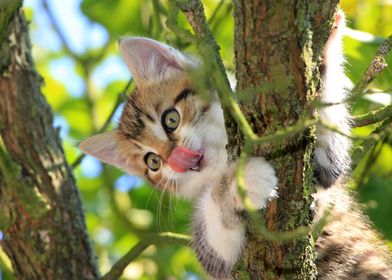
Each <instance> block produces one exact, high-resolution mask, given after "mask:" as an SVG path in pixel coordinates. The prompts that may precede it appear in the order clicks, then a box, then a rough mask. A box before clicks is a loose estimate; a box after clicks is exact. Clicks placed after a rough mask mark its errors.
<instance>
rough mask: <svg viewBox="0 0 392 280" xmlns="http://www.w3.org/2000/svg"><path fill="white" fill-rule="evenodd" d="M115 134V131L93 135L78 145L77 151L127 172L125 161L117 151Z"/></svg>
mask: <svg viewBox="0 0 392 280" xmlns="http://www.w3.org/2000/svg"><path fill="white" fill-rule="evenodd" d="M117 133H118V132H117V131H111V132H105V133H101V134H97V135H94V136H92V137H90V138H87V139H86V140H84V141H83V142H82V143H80V144H79V149H80V150H82V152H83V153H85V154H88V155H90V156H93V157H95V158H97V159H99V160H100V161H103V162H106V163H109V164H111V165H114V166H116V167H118V168H120V169H124V170H127V171H128V169H129V168H128V167H127V164H126V160H125V159H124V158H123V157H122V156H121V153H120V151H119V150H118V145H117V143H118V137H117Z"/></svg>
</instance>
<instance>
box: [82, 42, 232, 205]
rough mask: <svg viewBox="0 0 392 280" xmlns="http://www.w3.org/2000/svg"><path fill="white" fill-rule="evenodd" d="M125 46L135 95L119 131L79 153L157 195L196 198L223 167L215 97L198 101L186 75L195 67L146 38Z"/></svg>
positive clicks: (223, 142) (222, 130)
mask: <svg viewBox="0 0 392 280" xmlns="http://www.w3.org/2000/svg"><path fill="white" fill-rule="evenodd" d="M128 40H129V41H128ZM127 42H130V43H129V44H127V45H126V46H124V45H123V42H122V43H121V45H120V47H121V50H122V54H123V56H124V58H125V61H126V62H127V64H128V66H129V68H130V70H131V73H132V75H133V77H134V79H135V81H136V85H137V87H136V90H135V92H134V93H133V94H132V95H131V96H130V97H129V98H128V100H127V102H126V105H125V107H124V111H123V114H122V116H121V120H120V124H119V129H118V130H115V131H113V132H109V133H105V134H101V135H97V136H93V137H92V138H90V139H87V140H86V141H84V142H83V143H82V144H81V149H82V150H84V152H86V153H88V154H91V155H93V156H95V157H97V158H99V159H101V160H103V161H105V162H108V163H110V164H113V165H116V166H118V167H120V168H122V169H124V170H126V171H127V172H129V173H131V174H134V175H138V176H141V177H144V178H145V179H147V180H148V181H149V182H151V183H152V184H153V185H157V186H159V187H160V188H161V189H164V190H170V191H174V192H178V193H180V194H182V195H184V196H187V197H191V196H194V195H196V194H197V193H198V192H199V191H200V190H201V189H202V188H203V187H204V186H205V185H206V184H208V183H212V182H209V178H211V177H213V176H211V175H212V174H213V173H214V172H218V170H221V169H223V168H225V166H226V158H227V156H226V150H225V145H226V142H227V140H226V139H227V137H226V132H225V128H224V122H223V114H222V110H221V107H220V104H219V102H218V100H217V97H216V94H215V93H214V92H213V91H211V92H210V93H209V94H208V96H211V99H210V100H205V98H204V99H202V98H201V97H200V94H198V93H197V92H196V91H195V90H194V87H193V86H192V82H191V80H190V79H189V77H188V75H187V72H186V71H185V70H186V68H189V67H194V62H193V61H192V60H191V59H189V58H186V57H184V56H182V55H181V54H180V53H179V52H177V51H176V50H173V49H170V48H168V47H167V46H165V45H162V44H160V43H158V42H155V41H152V40H149V39H144V38H133V39H127V41H126V43H127ZM149 48H150V49H149ZM143 56H144V57H143ZM203 96H205V94H204V95H203Z"/></svg>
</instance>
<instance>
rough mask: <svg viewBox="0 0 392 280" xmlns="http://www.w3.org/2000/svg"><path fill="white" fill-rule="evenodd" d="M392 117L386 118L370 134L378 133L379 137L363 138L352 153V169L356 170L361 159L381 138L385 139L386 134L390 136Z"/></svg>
mask: <svg viewBox="0 0 392 280" xmlns="http://www.w3.org/2000/svg"><path fill="white" fill-rule="evenodd" d="M391 123H392V117H390V118H388V119H386V120H384V121H383V122H382V123H381V124H380V125H379V126H378V127H377V128H375V129H374V130H373V132H372V133H371V134H370V135H372V134H377V135H379V137H378V139H376V138H368V139H365V140H363V141H362V142H361V143H360V144H359V145H358V147H357V148H356V149H355V150H354V152H353V153H352V157H351V158H352V164H351V168H352V170H355V168H356V167H357V166H358V163H359V161H360V160H361V159H362V158H363V157H364V156H365V155H366V153H367V152H368V151H369V150H370V149H372V147H373V146H374V145H376V144H377V143H378V141H380V140H381V139H383V137H384V136H389V135H390V133H392V125H391Z"/></svg>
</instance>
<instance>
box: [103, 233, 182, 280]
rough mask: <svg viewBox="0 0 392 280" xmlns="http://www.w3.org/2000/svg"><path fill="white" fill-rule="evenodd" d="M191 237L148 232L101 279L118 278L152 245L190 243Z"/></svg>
mask: <svg viewBox="0 0 392 280" xmlns="http://www.w3.org/2000/svg"><path fill="white" fill-rule="evenodd" d="M189 241H190V238H189V237H188V236H186V235H183V234H177V233H171V232H164V233H159V234H148V235H146V236H145V237H144V238H143V239H142V240H140V241H139V243H137V244H136V245H135V246H133V247H132V249H130V250H129V251H128V253H126V254H125V255H124V256H123V257H122V258H121V259H119V260H118V261H117V262H116V263H115V264H114V265H113V266H112V268H111V269H110V270H109V272H108V273H106V274H105V275H104V276H102V278H101V280H117V279H119V278H120V276H121V274H122V273H123V271H124V269H125V268H126V267H127V266H128V264H129V263H130V262H132V261H133V260H135V259H136V258H137V257H138V256H139V255H140V254H141V253H142V252H143V251H144V250H145V249H146V248H147V247H149V246H150V245H161V244H162V245H163V244H164V245H167V244H174V245H183V246H187V245H188V244H189Z"/></svg>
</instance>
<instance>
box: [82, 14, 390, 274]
mask: <svg viewBox="0 0 392 280" xmlns="http://www.w3.org/2000/svg"><path fill="white" fill-rule="evenodd" d="M336 26H337V27H336V28H335V29H334V30H333V32H332V34H331V36H330V38H329V40H328V42H327V45H326V48H325V52H324V64H325V72H324V75H323V89H324V90H323V95H322V101H324V102H341V101H343V100H344V98H345V91H344V89H343V86H342V83H341V81H342V80H341V77H344V74H343V68H342V63H343V57H342V54H341V53H342V52H341V48H342V47H341V36H342V28H343V27H344V17H343V14H339V15H338V16H337V20H336ZM120 51H121V54H122V56H123V58H124V60H125V62H126V64H127V65H128V67H129V70H130V72H131V73H132V76H133V78H134V80H135V83H136V89H135V92H134V93H133V94H132V95H130V96H129V98H128V100H127V102H126V104H125V108H124V111H123V114H122V116H121V119H120V124H119V128H118V129H117V130H114V131H112V132H107V133H103V134H99V135H96V136H93V137H91V138H89V139H87V140H85V141H84V142H82V143H81V145H80V148H81V149H82V150H83V151H84V152H85V153H87V154H90V155H92V156H94V157H96V158H98V159H100V160H102V161H104V162H107V163H109V164H112V165H115V166H117V167H119V168H121V169H123V170H125V171H126V172H128V173H130V174H134V175H138V176H141V177H143V178H145V179H146V180H147V181H149V182H150V183H151V184H153V185H157V186H159V187H160V188H161V189H162V190H169V191H172V192H175V193H178V194H179V195H182V196H184V197H187V198H190V199H193V200H195V204H196V206H195V210H194V215H193V219H192V236H193V241H192V246H193V248H194V250H195V252H196V255H197V256H198V259H199V261H200V263H201V264H202V266H203V267H204V269H205V270H206V271H207V272H208V273H209V274H210V275H211V276H212V277H213V278H216V279H223V278H228V277H229V276H230V272H231V270H232V268H233V266H234V264H235V263H236V262H237V260H238V259H239V257H240V254H241V251H242V247H243V244H244V241H245V225H244V224H245V223H244V216H245V215H244V213H245V212H244V207H243V205H242V200H241V199H240V197H239V195H238V190H237V185H236V179H235V170H236V163H230V164H229V163H228V162H227V153H226V149H225V145H226V144H227V140H226V139H227V137H226V132H225V127H224V121H223V113H222V110H221V107H220V103H219V100H218V97H217V94H216V92H215V91H214V90H210V91H209V92H207V93H203V96H205V95H208V96H209V97H210V100H206V99H203V98H200V93H198V92H196V90H195V87H194V86H192V80H191V78H190V77H189V71H190V70H192V69H196V68H197V67H198V66H199V63H198V62H197V60H195V59H194V58H191V57H187V56H186V55H184V54H182V53H181V52H179V51H177V50H175V49H173V48H171V47H169V46H167V45H164V44H162V43H159V42H156V41H154V40H151V39H147V38H136V37H135V38H126V39H123V40H122V41H121V42H120ZM348 116H349V115H348V113H347V109H346V107H345V105H342V104H339V105H334V106H330V107H326V108H323V109H321V110H320V117H321V119H322V120H323V121H325V122H328V123H332V124H334V125H336V126H337V127H338V128H339V129H340V130H342V131H343V132H345V133H347V134H348V133H349V131H350V127H349V117H348ZM317 138H318V142H317V147H316V150H315V162H316V176H317V178H318V180H319V183H320V184H321V185H322V186H324V187H329V186H331V185H333V186H332V187H331V188H328V189H323V188H320V190H319V191H318V193H317V194H315V195H314V196H315V200H316V204H317V205H318V208H317V214H316V218H315V219H316V220H317V219H319V218H320V216H321V215H322V214H321V213H323V212H324V209H325V208H326V207H329V205H330V203H331V202H332V203H336V207H334V209H333V210H332V214H331V216H332V217H333V220H332V221H331V222H330V223H329V224H328V225H327V226H326V227H325V229H324V230H323V232H322V234H321V237H320V238H319V240H318V241H317V246H316V250H317V256H318V258H317V265H318V268H319V272H320V275H319V279H322V280H324V279H325V280H327V279H388V277H389V276H388V275H389V274H387V273H389V272H388V268H387V264H386V263H387V257H386V254H385V255H383V254H382V253H378V252H377V251H376V250H377V249H379V248H381V247H382V246H380V247H376V246H371V245H370V244H371V242H372V241H373V240H374V238H375V236H376V235H375V234H374V233H373V232H372V230H371V228H370V227H369V225H368V223H367V222H366V219H364V218H363V217H362V216H361V214H359V212H358V211H357V210H355V209H356V207H355V204H354V203H353V202H351V200H350V198H349V196H348V195H347V194H346V192H345V191H344V190H343V189H342V188H341V187H340V186H339V184H334V183H335V182H336V181H337V180H338V179H339V178H340V177H341V175H342V174H344V172H345V171H346V170H347V169H348V165H349V150H350V142H349V141H348V139H347V138H346V137H344V136H342V135H340V134H337V133H335V132H331V131H329V130H326V129H325V128H323V127H322V126H319V127H318V132H317ZM244 171H245V182H246V186H247V195H248V197H249V198H250V199H251V201H252V202H253V204H254V205H255V206H257V208H259V209H261V208H263V207H265V205H266V203H267V202H268V201H269V200H270V199H271V198H273V197H276V185H277V179H276V177H275V173H274V170H273V168H272V166H271V165H270V164H269V163H267V162H266V161H265V160H264V159H263V158H261V157H255V158H250V159H249V160H248V161H247V163H246V165H245V170H244ZM346 222H350V223H349V224H350V228H347V227H346V226H345V225H344V223H346ZM359 232H361V236H357V234H358V233H359ZM368 252H370V254H371V255H370V256H369V257H367V258H366V253H368ZM345 260H347V262H345ZM333 273H337V274H336V275H340V276H339V278H335V276H334V274H333ZM339 273H340V274H339ZM359 274H360V276H359ZM350 277H351V278H350ZM352 277H354V278H352ZM360 277H363V278H360ZM366 277H367V278H366ZM371 277H373V278H371ZM377 277H378V278H377ZM382 277H384V278H382ZM385 277H387V278H385Z"/></svg>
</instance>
